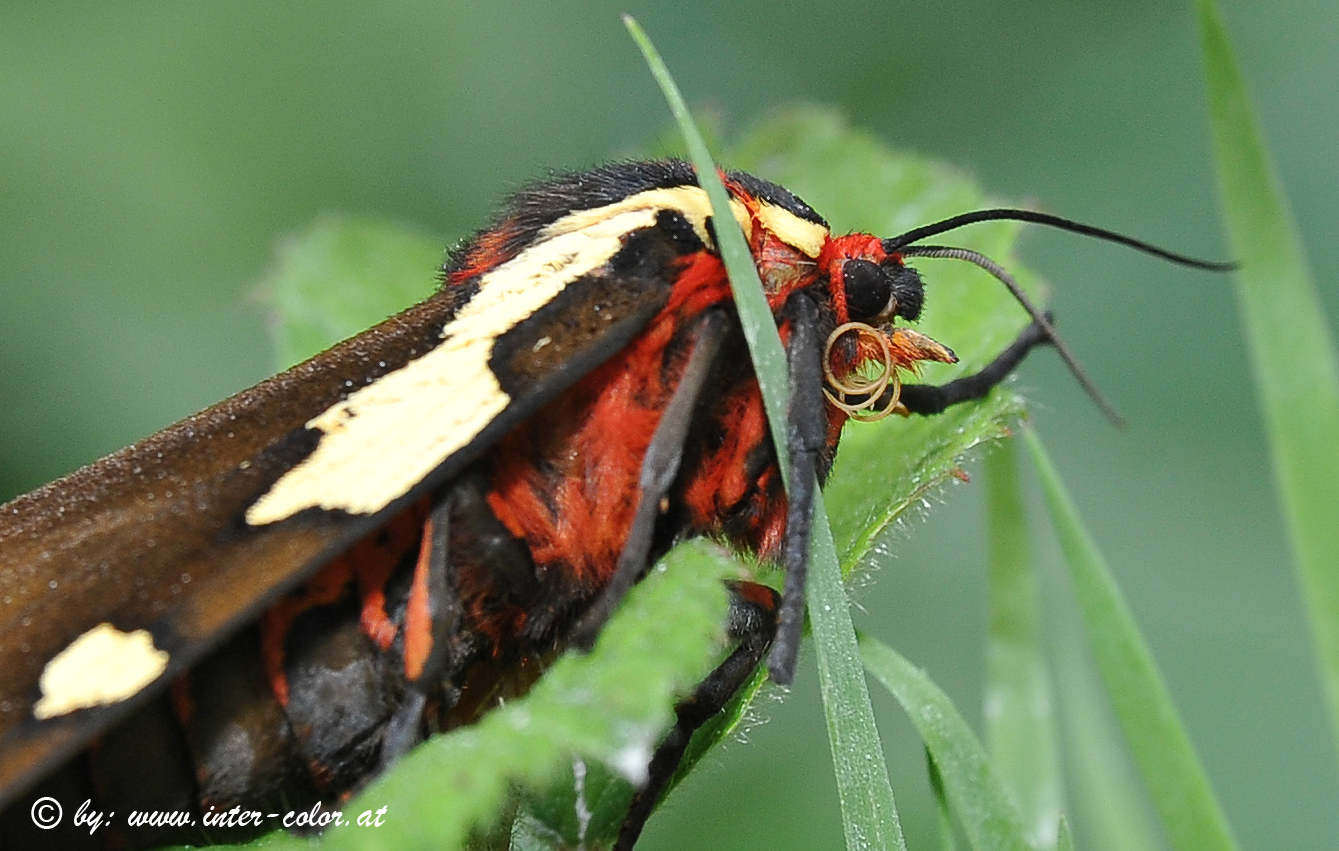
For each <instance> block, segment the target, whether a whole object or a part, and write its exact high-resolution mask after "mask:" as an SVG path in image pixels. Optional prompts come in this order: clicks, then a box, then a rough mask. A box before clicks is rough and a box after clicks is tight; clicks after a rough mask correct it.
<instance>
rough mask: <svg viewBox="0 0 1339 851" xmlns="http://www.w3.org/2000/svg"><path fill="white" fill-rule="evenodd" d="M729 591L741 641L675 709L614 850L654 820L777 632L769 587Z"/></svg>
mask: <svg viewBox="0 0 1339 851" xmlns="http://www.w3.org/2000/svg"><path fill="white" fill-rule="evenodd" d="M726 585H727V587H728V588H729V590H730V620H729V634H730V637H731V638H734V639H737V640H738V641H739V644H738V646H736V647H735V649H734V651H733V652H731V653H730V655H729V656H728V657H726V659H725V661H724V662H722V663H721V664H720V665H719V666H717V667H716V669H715V670H714V671H712V672H711V673H710V674H708V675H707V678H706V679H705V680H703V681H702V682H700V683H698V685H697V688H695V689H693V693H692V695H691V696H689V697H688V699H686V700H684V701H683V702H681V703H680V704H679V705H678V706H676V707H674V715H675V722H674V726H673V727H672V728H670V731H669V733H667V734H666V735H665V738H664V739H662V740H661V741H660V744H659V745H658V746H656V751H655V753H654V754H653V755H652V757H651V763H650V765H648V766H647V778H646V783H645V785H643V786H642V788H640V789H638V790H637V794H635V795H634V796H633V798H632V803H631V804H630V805H629V807H628V814H627V816H626V817H625V818H624V819H623V826H622V827H621V828H620V829H619V832H618V841H617V842H615V843H614V851H631V849H632V846H633V845H635V844H636V843H637V838H638V837H639V836H640V835H641V833H642V828H643V827H645V826H646V820H647V819H648V818H650V817H651V811H652V810H654V809H655V805H656V803H657V802H658V801H659V800H660V798H661V796H662V795H664V793H665V791H666V790H667V789H668V788H669V785H670V782H671V781H672V780H673V779H674V772H675V771H676V770H677V769H678V767H679V763H680V761H682V760H683V755H684V752H685V751H686V750H687V749H688V743H689V741H690V740H691V739H692V738H693V733H695V732H696V731H697V729H698V728H699V727H701V726H702V725H703V724H705V723H706V722H707V721H709V720H711V717H712V716H713V715H715V714H716V713H718V712H720V711H721V710H722V709H724V708H725V707H726V705H727V704H728V703H729V702H730V700H731V698H733V697H734V696H735V694H736V693H737V692H738V691H739V690H740V689H741V688H743V686H744V684H745V683H747V682H748V680H749V677H751V676H752V675H753V672H754V671H755V670H757V667H758V663H759V662H760V661H761V660H762V657H763V654H764V653H766V652H767V646H768V645H769V644H770V643H771V641H772V636H773V635H774V634H775V632H776V611H777V605H778V603H779V602H780V598H779V596H778V595H777V592H776V591H774V590H773V589H771V588H768V587H767V586H766V585H758V584H756V583H753V582H727V583H726Z"/></svg>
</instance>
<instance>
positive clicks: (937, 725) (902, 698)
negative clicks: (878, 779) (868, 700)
mask: <svg viewBox="0 0 1339 851" xmlns="http://www.w3.org/2000/svg"><path fill="white" fill-rule="evenodd" d="M860 653H861V657H862V658H863V659H864V661H865V667H866V669H867V670H868V671H869V672H870V674H871V675H872V676H873V677H874V679H876V680H878V681H879V683H880V684H882V685H883V687H884V688H886V689H888V691H889V692H891V693H892V695H893V696H894V697H896V698H897V701H898V702H899V703H901V704H902V708H903V709H904V710H906V713H907V716H908V717H909V718H910V719H911V723H913V724H915V725H916V729H917V730H918V731H919V732H920V734H921V740H922V741H923V742H925V747H926V748H927V749H928V750H929V751H930V755H931V756H932V757H933V759H934V763H935V765H936V766H938V768H939V773H940V776H941V777H942V778H943V782H944V790H945V792H946V793H947V796H948V800H949V804H950V806H951V808H952V810H953V812H954V813H955V814H956V815H957V817H958V821H959V822H960V823H961V824H962V828H963V832H964V833H966V834H967V839H968V841H969V842H971V844H972V847H973V848H975V849H976V851H988V849H989V851H1006V849H1007V850H1008V851H1027V849H1029V848H1030V846H1029V845H1028V842H1027V839H1026V838H1025V837H1024V829H1023V822H1022V819H1021V818H1020V817H1019V815H1018V809H1017V808H1016V807H1015V806H1014V804H1013V801H1012V800H1011V799H1010V797H1009V793H1008V792H1007V791H1005V788H1004V784H1003V783H1002V782H1001V781H1000V779H999V777H998V776H996V774H995V772H994V769H993V768H992V767H991V764H990V760H989V759H988V758H987V757H986V751H985V748H983V747H982V746H981V743H980V742H979V741H978V740H977V738H976V735H975V734H974V733H973V732H972V728H971V727H970V726H968V724H967V722H966V721H965V720H964V719H963V717H962V715H960V714H959V713H958V710H957V709H955V708H954V706H953V702H952V701H950V700H949V698H948V695H946V694H944V693H943V692H942V691H940V689H939V687H938V686H936V685H935V684H934V683H932V682H930V678H929V677H928V676H926V675H925V672H924V671H922V670H921V669H919V668H917V667H916V666H915V665H913V664H911V662H909V661H907V659H906V657H904V656H902V654H900V653H898V652H897V651H896V650H893V649H892V648H891V647H889V646H888V645H886V644H884V643H882V642H881V641H879V640H878V639H874V638H870V637H869V636H867V635H862V636H861V637H860Z"/></svg>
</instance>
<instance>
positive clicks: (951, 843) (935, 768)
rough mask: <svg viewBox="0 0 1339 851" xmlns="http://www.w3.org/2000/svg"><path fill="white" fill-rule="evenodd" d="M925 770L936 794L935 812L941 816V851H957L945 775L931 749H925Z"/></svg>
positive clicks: (931, 788) (931, 789)
mask: <svg viewBox="0 0 1339 851" xmlns="http://www.w3.org/2000/svg"><path fill="white" fill-rule="evenodd" d="M925 770H926V772H927V773H928V774H929V775H930V791H931V792H933V793H934V796H935V812H936V814H937V815H938V816H939V851H957V848H958V842H957V840H956V839H955V838H954V837H953V811H952V810H950V809H949V806H948V790H947V789H945V788H944V775H943V773H942V772H940V770H939V763H937V762H935V757H934V754H932V753H930V749H929V748H926V749H925Z"/></svg>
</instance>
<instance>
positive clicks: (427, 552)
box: [381, 494, 461, 771]
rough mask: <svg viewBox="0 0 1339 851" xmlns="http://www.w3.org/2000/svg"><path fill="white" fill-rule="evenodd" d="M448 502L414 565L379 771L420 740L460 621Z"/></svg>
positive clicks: (439, 508)
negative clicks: (394, 702) (399, 682)
mask: <svg viewBox="0 0 1339 851" xmlns="http://www.w3.org/2000/svg"><path fill="white" fill-rule="evenodd" d="M452 502H453V498H452V495H450V494H447V495H444V496H442V497H440V498H439V499H438V501H437V504H436V505H434V506H433V509H432V512H431V513H430V514H429V515H428V519H427V521H426V522H425V523H424V525H423V543H422V545H421V547H420V549H419V556H418V563H417V564H416V565H414V579H413V584H412V585H411V586H410V590H409V600H408V604H407V610H406V612H405V627H404V657H405V678H406V680H407V684H406V686H405V691H404V696H403V698H402V699H401V701H400V705H399V707H398V708H397V709H396V710H395V713H394V714H393V715H392V716H391V719H390V721H389V723H387V725H386V733H385V736H384V738H383V739H382V743H381V769H382V770H383V771H384V770H385V769H387V768H389V767H390V766H392V765H394V764H395V763H396V762H397V761H398V760H399V759H400V757H402V756H404V755H405V753H407V752H408V751H409V749H410V748H412V747H414V745H416V744H418V742H419V741H420V740H421V739H422V738H423V733H422V719H423V709H424V707H425V706H426V705H427V702H428V693H429V692H430V691H432V690H433V688H435V687H436V686H437V684H438V682H439V681H440V680H441V675H442V673H443V671H444V670H445V669H446V666H447V661H448V657H449V655H450V654H449V652H448V647H449V642H450V634H451V631H452V630H453V629H454V628H455V626H456V624H457V623H458V621H459V620H460V615H461V611H460V601H459V600H458V599H456V596H455V591H454V590H453V587H452V584H451V581H450V576H449V574H448V570H449V561H448V559H449V553H448V539H449V537H450V531H451V525H450V524H451V506H452ZM424 618H426V619H427V620H426V622H425V621H424V620H423V619H424Z"/></svg>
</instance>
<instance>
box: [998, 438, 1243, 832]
mask: <svg viewBox="0 0 1339 851" xmlns="http://www.w3.org/2000/svg"><path fill="white" fill-rule="evenodd" d="M1024 437H1025V439H1026V440H1027V443H1028V448H1029V449H1030V450H1031V451H1032V459H1033V462H1034V463H1035V465H1036V468H1037V473H1038V476H1039V477H1040V479H1041V483H1042V487H1043V489H1044V490H1045V492H1046V501H1047V505H1048V507H1049V509H1050V513H1051V520H1052V523H1053V524H1054V525H1055V530H1056V535H1057V537H1058V538H1059V539H1060V547H1061V550H1062V551H1063V552H1064V556H1065V561H1066V563H1067V565H1068V567H1069V571H1070V575H1071V577H1072V579H1073V583H1074V593H1075V596H1076V598H1077V600H1078V604H1079V611H1080V612H1081V613H1082V615H1083V622H1084V627H1085V628H1086V629H1087V631H1088V639H1089V642H1090V643H1091V645H1092V650H1093V656H1094V658H1095V659H1096V661H1097V668H1098V670H1099V671H1100V672H1101V674H1102V679H1103V681H1104V682H1105V684H1106V689H1107V695H1108V696H1109V697H1110V698H1111V702H1112V705H1113V707H1114V708H1115V711H1116V718H1117V720H1118V721H1119V722H1120V725H1121V728H1122V730H1124V732H1125V738H1126V740H1127V741H1128V742H1129V744H1130V751H1131V753H1132V754H1133V755H1134V760H1135V764H1136V765H1138V767H1139V771H1140V773H1141V775H1142V776H1143V778H1144V783H1145V785H1147V787H1148V790H1149V794H1150V796H1151V797H1152V799H1153V805H1154V806H1155V807H1156V808H1157V810H1158V814H1159V816H1160V817H1161V819H1162V823H1163V826H1164V827H1165V828H1166V830H1167V836H1168V838H1169V839H1170V840H1171V844H1172V847H1173V848H1176V849H1179V851H1228V849H1235V848H1236V847H1237V845H1236V842H1235V840H1234V839H1233V837H1232V831H1231V828H1230V827H1229V826H1228V824H1227V820H1226V819H1225V818H1224V816H1223V812H1222V809H1221V808H1220V807H1219V805H1218V801H1217V799H1216V798H1215V797H1214V793H1213V790H1212V789H1211V788H1210V786H1209V781H1208V778H1207V777H1206V776H1205V774H1204V769H1203V767H1202V766H1201V764H1200V761H1199V757H1198V756H1197V755H1196V754H1195V749H1194V746H1193V745H1191V743H1190V738H1189V736H1187V735H1186V731H1185V728H1184V726H1183V725H1182V723H1181V719H1180V717H1179V716H1178V714H1177V711H1176V707H1175V706H1174V705H1173V704H1172V699H1171V695H1170V694H1169V693H1168V692H1167V687H1166V685H1165V684H1164V683H1163V681H1162V677H1161V675H1160V674H1159V673H1158V670H1157V667H1156V665H1155V664H1154V662H1153V656H1152V654H1151V653H1150V652H1149V650H1148V647H1147V645H1146V644H1145V643H1144V640H1143V637H1142V636H1141V635H1140V633H1139V628H1138V626H1137V625H1136V624H1135V622H1134V617H1133V615H1132V614H1131V613H1130V610H1129V607H1128V606H1127V605H1126V603H1125V600H1124V598H1123V597H1122V595H1121V593H1120V589H1119V588H1118V587H1117V586H1116V582H1115V579H1114V578H1113V577H1112V576H1111V573H1110V571H1109V570H1108V569H1107V566H1106V564H1105V562H1104V560H1103V559H1102V555H1101V553H1099V552H1098V551H1097V547H1096V545H1095V544H1094V543H1093V541H1092V538H1091V537H1090V536H1089V535H1088V530H1087V529H1086V528H1085V527H1084V525H1083V521H1082V520H1081V519H1080V518H1079V515H1078V512H1077V510H1076V509H1075V508H1074V505H1073V503H1072V502H1071V501H1070V498H1069V494H1068V493H1067V492H1066V491H1065V487H1064V485H1063V484H1062V483H1061V482H1060V478H1059V476H1058V475H1057V474H1056V472H1055V468H1054V467H1052V466H1051V462H1050V459H1049V458H1048V457H1047V455H1046V450H1045V449H1043V448H1042V445H1041V440H1040V439H1039V438H1038V437H1037V435H1036V434H1035V433H1034V432H1033V431H1032V430H1031V429H1027V430H1026V431H1025V432H1024Z"/></svg>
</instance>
